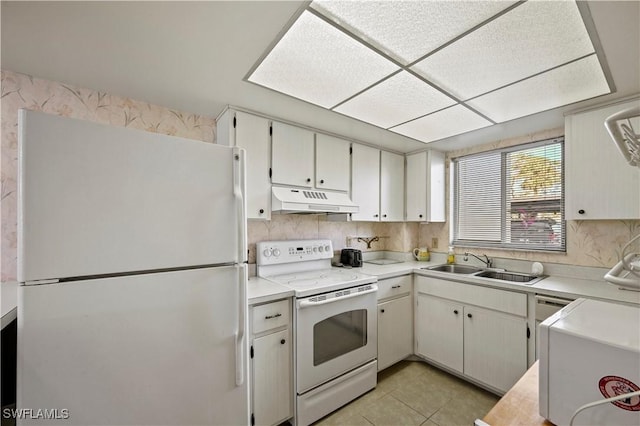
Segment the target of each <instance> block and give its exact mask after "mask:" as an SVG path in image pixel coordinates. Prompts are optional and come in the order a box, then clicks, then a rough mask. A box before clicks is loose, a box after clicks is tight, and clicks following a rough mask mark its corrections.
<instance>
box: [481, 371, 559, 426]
mask: <svg viewBox="0 0 640 426" xmlns="http://www.w3.org/2000/svg"><path fill="white" fill-rule="evenodd" d="M482 420H483V421H484V422H486V423H487V424H489V425H491V426H500V425H531V426H543V425H544V426H547V425H553V423H550V422H549V421H548V420H546V419H545V418H544V417H542V416H540V411H539V401H538V361H536V362H535V363H534V364H533V365H532V366H531V368H529V370H528V371H527V372H526V373H525V374H524V376H522V377H521V378H520V380H518V382H517V383H516V384H515V385H513V387H512V388H511V389H510V390H509V391H508V392H507V393H506V394H505V395H504V396H503V397H502V398H501V399H500V401H498V403H497V404H496V405H495V406H494V407H493V408H492V409H491V411H489V412H488V413H487V415H486V416H485V417H484V418H483V419H482Z"/></svg>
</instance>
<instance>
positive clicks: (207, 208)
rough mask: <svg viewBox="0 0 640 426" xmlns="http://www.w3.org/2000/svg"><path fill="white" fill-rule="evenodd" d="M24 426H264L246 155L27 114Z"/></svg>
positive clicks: (21, 228) (21, 273) (22, 242)
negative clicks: (259, 411)
mask: <svg viewBox="0 0 640 426" xmlns="http://www.w3.org/2000/svg"><path fill="white" fill-rule="evenodd" d="M18 149H19V160H18V164H19V170H18V175H19V182H18V280H19V281H20V284H21V285H20V288H19V296H18V372H17V409H18V410H17V414H18V419H17V423H18V424H40V425H41V424H65V425H67V424H74V425H90V424H91V425H99V424H101V425H125V424H126V425H200V424H207V425H232V424H248V423H249V398H248V395H249V392H248V385H247V371H248V360H247V356H246V355H247V348H248V346H247V338H246V329H247V313H246V306H247V300H246V283H247V266H246V253H247V250H246V236H245V231H246V220H245V202H244V197H243V194H244V151H243V150H241V149H237V148H229V147H223V146H218V145H214V144H209V143H204V142H199V141H193V140H188V139H182V138H177V137H172V136H166V135H159V134H154V133H150V132H144V131H139V130H132V129H127V128H116V127H112V126H106V125H101V124H96V123H91V122H88V121H82V120H75V119H69V118H63V117H58V116H53V115H48V114H43V113H39V112H33V111H26V110H21V111H20V115H19V147H18Z"/></svg>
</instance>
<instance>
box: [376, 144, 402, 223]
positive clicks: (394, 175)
mask: <svg viewBox="0 0 640 426" xmlns="http://www.w3.org/2000/svg"><path fill="white" fill-rule="evenodd" d="M380 220H381V221H383V222H402V221H403V220H404V156H402V155H398V154H393V153H391V152H386V151H382V153H381V155H380Z"/></svg>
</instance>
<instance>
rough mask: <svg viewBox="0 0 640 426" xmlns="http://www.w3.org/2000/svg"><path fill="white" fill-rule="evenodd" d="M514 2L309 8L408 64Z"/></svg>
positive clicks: (319, 1)
mask: <svg viewBox="0 0 640 426" xmlns="http://www.w3.org/2000/svg"><path fill="white" fill-rule="evenodd" d="M513 3H515V2H513V1H502V2H501V1H465V2H460V1H333V0H316V1H314V2H313V3H311V7H312V8H313V9H315V10H317V11H318V12H320V13H322V14H323V15H324V16H326V17H328V18H330V19H331V20H333V21H334V22H336V23H338V24H339V25H340V26H342V27H344V28H346V29H347V30H349V31H350V32H352V33H353V34H355V35H356V36H358V37H360V38H361V39H363V40H366V41H367V42H369V43H370V44H371V45H373V46H375V47H376V48H377V49H378V50H381V51H383V52H385V53H386V54H388V55H389V56H391V57H392V58H394V59H395V60H397V61H398V62H400V63H402V64H403V65H406V64H408V63H410V62H413V61H415V60H417V59H419V58H420V57H422V56H424V55H425V54H427V53H429V52H431V51H432V50H434V49H436V48H438V47H440V46H442V45H443V44H444V43H446V42H448V41H450V40H451V39H453V38H454V37H457V36H459V35H461V34H463V33H464V32H465V31H468V30H470V29H471V28H473V27H474V26H476V25H478V24H480V23H482V22H483V21H485V20H486V19H489V18H490V17H491V16H493V15H495V14H497V13H499V12H500V11H502V10H504V9H506V8H507V7H509V6H511V5H512V4H513Z"/></svg>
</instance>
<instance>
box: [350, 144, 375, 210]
mask: <svg viewBox="0 0 640 426" xmlns="http://www.w3.org/2000/svg"><path fill="white" fill-rule="evenodd" d="M352 149H353V155H352V156H351V199H352V200H353V202H354V203H355V204H356V205H357V206H359V207H360V212H359V213H353V214H352V215H351V218H352V219H353V220H362V221H378V220H379V219H380V214H379V212H380V211H379V208H380V150H378V149H375V148H370V147H368V146H364V145H359V144H355V143H354V144H353V147H352Z"/></svg>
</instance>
